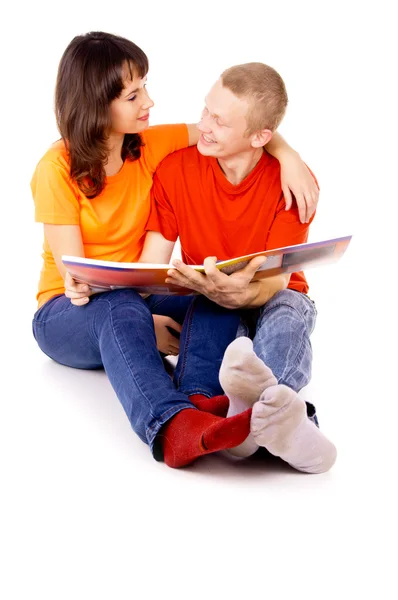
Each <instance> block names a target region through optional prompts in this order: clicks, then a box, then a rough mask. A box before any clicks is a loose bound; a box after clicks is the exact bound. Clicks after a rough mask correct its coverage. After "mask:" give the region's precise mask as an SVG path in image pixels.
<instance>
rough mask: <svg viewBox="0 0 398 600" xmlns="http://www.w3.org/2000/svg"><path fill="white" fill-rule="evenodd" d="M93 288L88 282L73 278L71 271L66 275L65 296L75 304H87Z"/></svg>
mask: <svg viewBox="0 0 398 600" xmlns="http://www.w3.org/2000/svg"><path fill="white" fill-rule="evenodd" d="M91 293H92V290H91V289H90V287H89V286H88V285H87V284H86V283H79V282H77V281H75V280H74V279H73V277H72V276H71V275H70V273H68V272H67V273H66V275H65V296H66V297H67V298H69V299H70V301H71V302H72V304H74V305H75V306H83V305H84V304H87V302H88V300H89V296H90V295H91Z"/></svg>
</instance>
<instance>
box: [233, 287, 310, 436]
mask: <svg viewBox="0 0 398 600" xmlns="http://www.w3.org/2000/svg"><path fill="white" fill-rule="evenodd" d="M248 313H249V319H248V320H247V321H246V322H245V319H243V322H242V323H241V324H240V326H239V330H238V335H246V336H249V337H252V339H253V349H254V351H255V353H256V354H257V356H258V357H259V358H261V360H262V361H263V362H264V363H265V364H266V365H267V366H268V367H270V369H271V370H272V372H273V373H274V375H275V377H276V379H277V381H278V383H279V384H284V385H287V386H288V387H290V388H291V389H292V390H294V391H295V392H299V391H300V390H301V389H302V388H303V387H304V386H306V385H307V384H308V383H309V381H310V379H311V372H312V346H311V341H310V335H311V333H312V331H313V330H314V327H315V321H316V316H317V312H316V307H315V303H314V302H313V300H311V299H310V298H309V297H308V296H307V295H306V294H302V293H300V292H297V291H295V290H290V289H286V290H282V291H280V292H277V293H276V294H275V295H274V296H273V297H272V298H271V299H270V300H269V301H268V302H267V303H266V304H265V305H264V306H263V307H261V309H259V310H257V311H255V310H253V311H248ZM250 313H251V314H250ZM250 317H251V318H250ZM232 319H236V316H234V315H231V320H232ZM248 321H251V323H248ZM250 325H251V327H250ZM250 330H251V331H250ZM250 334H251V335H250ZM307 414H308V417H309V418H310V419H311V420H312V421H313V422H314V423H315V424H316V425H318V419H317V416H316V414H315V407H314V406H313V405H312V404H310V403H309V402H307Z"/></svg>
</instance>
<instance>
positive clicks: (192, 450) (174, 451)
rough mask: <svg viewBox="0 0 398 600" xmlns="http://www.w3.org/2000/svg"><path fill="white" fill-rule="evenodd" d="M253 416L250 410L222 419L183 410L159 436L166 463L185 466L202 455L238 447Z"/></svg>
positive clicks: (245, 436)
mask: <svg viewBox="0 0 398 600" xmlns="http://www.w3.org/2000/svg"><path fill="white" fill-rule="evenodd" d="M251 414H252V409H251V408H249V409H248V410H246V411H245V412H243V413H240V414H239V415H235V416H234V417H230V418H229V419H222V418H220V417H216V416H215V415H211V414H210V413H206V412H202V411H200V410H196V409H194V408H185V409H183V410H181V411H180V412H179V413H177V414H176V415H174V417H172V418H171V419H170V420H169V421H168V422H167V423H166V425H164V427H163V428H162V429H161V432H160V434H159V441H160V443H161V446H162V449H163V457H164V462H165V463H166V464H167V465H168V466H169V467H174V468H178V467H184V466H186V465H189V464H190V463H192V462H193V461H194V460H195V459H196V458H199V456H204V455H205V454H210V453H211V452H218V451H219V450H226V449H227V448H234V447H235V446H239V445H240V444H241V443H242V442H244V441H245V439H246V438H247V436H248V435H249V433H250V418H251Z"/></svg>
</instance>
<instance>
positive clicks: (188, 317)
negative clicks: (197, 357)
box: [176, 299, 196, 389]
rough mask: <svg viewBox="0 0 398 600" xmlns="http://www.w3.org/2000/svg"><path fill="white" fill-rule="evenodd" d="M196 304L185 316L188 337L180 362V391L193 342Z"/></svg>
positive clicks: (177, 383)
mask: <svg viewBox="0 0 398 600" xmlns="http://www.w3.org/2000/svg"><path fill="white" fill-rule="evenodd" d="M195 304H196V299H194V300H193V302H192V304H191V305H190V306H189V308H188V310H187V314H186V316H185V321H186V337H185V344H184V349H183V357H182V359H181V358H179V361H180V360H181V369H180V374H179V376H178V379H177V381H176V388H177V389H180V384H181V380H182V377H183V375H184V372H185V367H186V364H187V352H188V346H189V344H190V341H191V331H192V320H193V313H194V305H195Z"/></svg>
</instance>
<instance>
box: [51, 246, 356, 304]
mask: <svg viewBox="0 0 398 600" xmlns="http://www.w3.org/2000/svg"><path fill="white" fill-rule="evenodd" d="M351 238H352V236H351V235H349V236H345V237H339V238H334V239H330V240H324V241H321V242H311V243H306V244H298V245H296V246H286V247H284V248H276V249H274V250H265V251H263V252H257V253H255V254H247V255H246V256H239V257H237V258H232V259H230V260H224V261H220V262H218V263H217V267H218V268H219V269H220V270H221V271H222V272H223V273H226V274H227V275H230V274H231V273H234V272H235V271H238V270H240V269H243V268H244V267H245V266H246V265H247V263H248V262H249V261H250V260H251V259H252V258H254V257H255V256H266V257H267V260H266V262H265V263H264V265H262V266H261V267H260V268H259V270H258V271H257V273H256V275H255V277H254V279H263V278H264V277H272V276H274V275H278V274H280V273H293V272H295V271H303V270H306V269H309V268H312V267H318V266H323V265H327V264H331V263H335V262H337V261H338V260H339V259H340V258H341V257H342V256H343V254H344V252H345V251H346V249H347V247H348V245H349V243H350V241H351ZM62 262H63V264H64V265H65V267H66V269H67V270H68V271H69V273H70V274H71V275H72V277H73V278H74V279H76V281H79V282H85V283H88V284H89V285H90V286H91V287H93V288H100V289H103V290H106V289H108V290H109V289H115V288H120V287H132V288H134V289H135V290H137V292H140V293H149V294H166V295H186V294H192V293H194V292H192V290H188V289H187V288H182V287H177V286H173V285H168V284H167V283H165V279H166V278H167V271H168V270H169V269H170V267H171V265H162V264H149V263H123V262H111V261H105V260H95V259H90V258H81V257H77V256H62ZM190 266H191V267H192V268H193V269H195V270H197V271H199V272H202V273H203V272H204V268H203V265H190Z"/></svg>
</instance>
